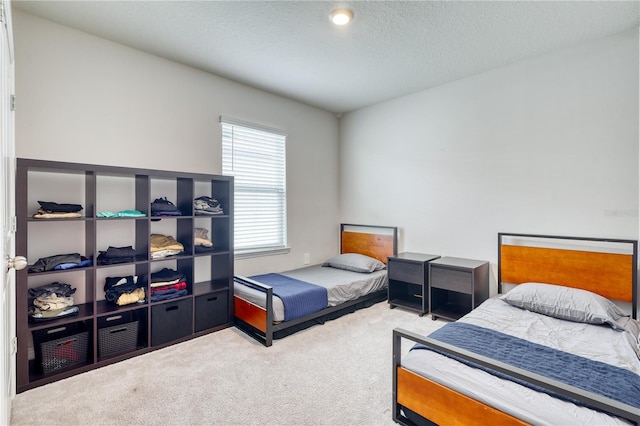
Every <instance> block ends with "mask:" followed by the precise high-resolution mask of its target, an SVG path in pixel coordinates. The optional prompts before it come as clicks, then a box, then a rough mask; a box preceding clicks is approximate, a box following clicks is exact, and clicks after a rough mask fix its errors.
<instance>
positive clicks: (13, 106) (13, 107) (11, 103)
mask: <svg viewBox="0 0 640 426" xmlns="http://www.w3.org/2000/svg"><path fill="white" fill-rule="evenodd" d="M9 107H10V108H11V111H15V110H16V95H11V99H9Z"/></svg>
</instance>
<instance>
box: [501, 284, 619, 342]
mask: <svg viewBox="0 0 640 426" xmlns="http://www.w3.org/2000/svg"><path fill="white" fill-rule="evenodd" d="M500 298H501V299H502V300H504V301H505V302H507V303H509V304H510V305H513V306H517V307H519V308H522V309H526V310H528V311H532V312H537V313H540V314H544V315H548V316H551V317H555V318H560V319H564V320H568V321H576V322H584V323H587V324H609V325H610V326H611V327H612V328H613V329H615V330H619V331H622V330H624V329H625V327H624V326H623V325H622V324H620V322H618V320H619V319H621V318H624V317H628V316H629V315H628V314H626V313H625V312H624V311H623V310H622V309H621V308H620V307H618V306H617V305H616V304H615V303H613V302H612V301H610V300H609V299H607V298H605V297H602V296H600V295H598V294H595V293H592V292H590V291H587V290H581V289H577V288H571V287H564V286H560V285H553V284H543V283H524V284H520V285H518V286H517V287H515V288H514V289H512V290H511V291H509V292H508V293H507V294H505V295H503V296H501V297H500Z"/></svg>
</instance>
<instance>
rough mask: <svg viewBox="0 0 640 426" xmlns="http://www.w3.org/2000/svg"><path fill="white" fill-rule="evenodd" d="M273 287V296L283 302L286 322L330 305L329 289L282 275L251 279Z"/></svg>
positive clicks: (259, 276) (253, 277)
mask: <svg viewBox="0 0 640 426" xmlns="http://www.w3.org/2000/svg"><path fill="white" fill-rule="evenodd" d="M249 278H250V279H252V280H255V281H258V282H261V283H263V284H266V285H269V286H271V287H273V294H274V295H276V296H278V297H279V298H280V299H281V300H282V304H283V305H284V320H285V321H291V320H294V319H297V318H301V317H304V316H306V315H309V314H312V313H314V312H317V311H319V310H322V309H324V308H326V307H327V306H328V304H329V298H328V294H327V289H326V288H324V287H322V286H319V285H315V284H311V283H308V282H305V281H300V280H297V279H295V278H290V277H287V276H285V275H282V274H264V275H254V276H252V277H249Z"/></svg>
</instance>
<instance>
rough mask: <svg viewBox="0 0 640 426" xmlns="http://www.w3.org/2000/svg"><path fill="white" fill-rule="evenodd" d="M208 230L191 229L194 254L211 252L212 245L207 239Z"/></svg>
mask: <svg viewBox="0 0 640 426" xmlns="http://www.w3.org/2000/svg"><path fill="white" fill-rule="evenodd" d="M208 234H209V230H208V229H206V228H194V229H193V247H194V249H195V251H196V253H202V252H206V251H213V243H212V242H211V240H210V239H209V237H208Z"/></svg>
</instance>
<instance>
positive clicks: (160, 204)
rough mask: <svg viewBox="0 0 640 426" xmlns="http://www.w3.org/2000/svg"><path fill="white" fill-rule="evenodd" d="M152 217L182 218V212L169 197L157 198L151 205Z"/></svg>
mask: <svg viewBox="0 0 640 426" xmlns="http://www.w3.org/2000/svg"><path fill="white" fill-rule="evenodd" d="M151 216H182V212H181V211H180V210H178V208H177V207H176V205H175V204H173V203H172V202H171V201H169V200H167V197H164V198H156V199H155V200H153V203H151Z"/></svg>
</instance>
